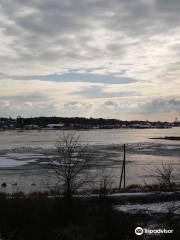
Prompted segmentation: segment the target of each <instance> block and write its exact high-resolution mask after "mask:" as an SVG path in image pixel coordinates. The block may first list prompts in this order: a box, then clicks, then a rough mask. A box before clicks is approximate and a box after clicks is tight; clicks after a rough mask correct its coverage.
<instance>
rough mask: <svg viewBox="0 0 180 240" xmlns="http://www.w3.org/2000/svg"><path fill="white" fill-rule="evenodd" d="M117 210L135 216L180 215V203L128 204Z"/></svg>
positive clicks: (117, 206) (117, 207) (118, 207)
mask: <svg viewBox="0 0 180 240" xmlns="http://www.w3.org/2000/svg"><path fill="white" fill-rule="evenodd" d="M115 209H116V210H118V211H122V212H128V213H131V214H135V213H138V212H145V213H168V212H173V213H174V214H180V201H171V202H161V203H148V204H127V205H121V206H120V205H116V206H115Z"/></svg>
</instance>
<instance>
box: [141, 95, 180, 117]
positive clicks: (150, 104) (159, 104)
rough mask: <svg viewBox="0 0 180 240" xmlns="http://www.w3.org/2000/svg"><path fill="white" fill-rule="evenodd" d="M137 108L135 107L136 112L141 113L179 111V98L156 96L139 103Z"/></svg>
mask: <svg viewBox="0 0 180 240" xmlns="http://www.w3.org/2000/svg"><path fill="white" fill-rule="evenodd" d="M138 109H139V110H137V109H136V112H139V113H141V114H153V113H172V112H177V113H180V100H179V99H174V98H157V99H153V100H151V101H147V102H145V103H143V104H142V103H141V104H139V106H138Z"/></svg>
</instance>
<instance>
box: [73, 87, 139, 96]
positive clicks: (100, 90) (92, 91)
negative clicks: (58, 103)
mask: <svg viewBox="0 0 180 240" xmlns="http://www.w3.org/2000/svg"><path fill="white" fill-rule="evenodd" d="M73 93H74V94H76V95H80V96H84V97H87V98H118V97H133V96H140V95H141V93H140V92H137V91H122V92H107V91H105V88H104V87H102V86H92V87H88V88H84V89H82V90H80V91H76V92H73Z"/></svg>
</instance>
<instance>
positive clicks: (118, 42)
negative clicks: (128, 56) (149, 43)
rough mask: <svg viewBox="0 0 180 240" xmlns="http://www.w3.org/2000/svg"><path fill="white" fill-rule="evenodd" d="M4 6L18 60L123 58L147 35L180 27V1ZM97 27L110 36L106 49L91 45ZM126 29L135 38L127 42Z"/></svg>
mask: <svg viewBox="0 0 180 240" xmlns="http://www.w3.org/2000/svg"><path fill="white" fill-rule="evenodd" d="M153 2H154V3H153ZM169 2H170V3H169ZM0 5H1V9H2V11H1V15H2V16H3V17H4V18H5V19H6V21H3V22H2V23H1V25H2V27H3V32H4V33H5V34H6V35H7V36H13V37H14V38H15V39H14V42H13V43H12V44H11V45H10V47H11V48H12V49H13V50H14V51H15V52H16V54H17V60H19V61H24V60H26V61H32V62H36V61H42V62H44V61H45V62H46V61H48V60H49V61H56V60H59V59H61V60H63V59H85V60H88V59H94V58H98V57H101V56H102V55H107V56H109V57H110V56H111V57H113V56H115V55H116V56H117V57H118V56H119V57H120V56H121V55H124V54H125V53H126V51H128V48H129V46H131V45H132V44H133V42H134V43H136V42H137V41H140V40H142V37H143V35H145V36H146V35H147V36H152V35H153V34H156V33H157V32H162V31H167V30H168V29H172V28H175V27H178V26H179V20H180V16H179V12H178V11H177V9H179V7H180V4H179V1H177V0H176V1H175V0H173V1H167V0H165V1H164V0H156V1H155V0H154V1H152V0H150V1H142V0H129V1H127V0H121V1H119V0H111V1H107V0H95V1H87V0H86V1H85V0H76V1H74V0H69V1H59V0H51V1H50V0H38V1H20V0H2V1H1V3H0ZM99 29H106V30H107V34H108V35H109V36H111V43H110V44H108V45H107V46H105V48H102V49H101V48H100V47H97V46H96V45H95V43H94V44H93V45H90V44H89V43H90V42H91V41H93V40H94V39H95V35H94V33H93V31H94V30H99ZM124 34H125V35H126V36H131V35H132V34H133V35H136V38H135V39H134V40H133V39H132V38H131V41H130V42H128V41H127V39H126V36H125V37H122V35H124ZM124 41H125V42H126V44H122V42H124Z"/></svg>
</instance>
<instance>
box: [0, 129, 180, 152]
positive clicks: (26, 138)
mask: <svg viewBox="0 0 180 240" xmlns="http://www.w3.org/2000/svg"><path fill="white" fill-rule="evenodd" d="M65 132H66V131H65ZM77 132H78V133H79V134H80V135H81V141H82V142H85V143H89V144H95V145H108V144H112V143H114V144H124V143H144V142H153V143H162V144H166V145H167V144H172V143H173V144H179V143H180V142H179V141H167V140H166V141H164V140H161V139H150V138H154V137H155V138H156V137H165V136H180V128H169V129H110V130H88V131H77ZM61 134H62V131H55V130H47V131H36V130H32V131H23V132H18V131H1V132H0V149H8V148H12V147H15V146H16V147H17V146H23V145H28V146H33V147H44V148H51V147H54V145H55V142H56V141H57V139H58V136H59V135H61Z"/></svg>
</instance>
